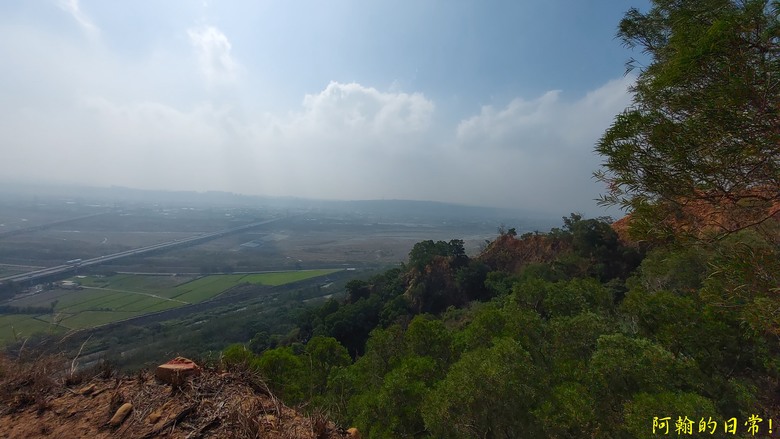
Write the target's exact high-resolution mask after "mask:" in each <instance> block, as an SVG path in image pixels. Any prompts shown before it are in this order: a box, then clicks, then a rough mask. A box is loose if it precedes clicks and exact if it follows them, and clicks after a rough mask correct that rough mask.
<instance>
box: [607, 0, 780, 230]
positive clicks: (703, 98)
mask: <svg viewBox="0 0 780 439" xmlns="http://www.w3.org/2000/svg"><path fill="white" fill-rule="evenodd" d="M779 13H780V1H778V0H686V1H679V0H653V1H652V7H651V8H650V10H649V11H648V12H646V13H641V12H639V11H638V10H636V9H631V10H630V11H628V12H627V13H626V15H625V17H624V18H623V20H622V21H621V23H620V27H619V31H618V36H619V38H620V39H621V40H622V41H623V43H624V44H625V45H626V46H627V47H629V48H632V49H633V48H636V49H640V50H641V51H642V52H644V53H645V54H647V55H649V57H650V61H651V62H650V63H649V64H647V65H646V66H644V67H641V68H640V69H639V70H640V71H639V75H638V78H637V82H636V84H635V85H634V86H633V88H632V92H633V93H634V102H633V105H632V106H631V107H630V108H629V109H627V110H626V111H625V112H623V113H622V114H620V115H618V116H617V117H616V118H615V121H614V123H613V125H612V126H611V128H609V129H608V130H607V132H606V133H605V134H604V135H603V137H602V138H601V140H600V141H599V143H598V145H597V147H596V151H597V152H598V153H599V154H601V155H602V156H603V157H604V163H603V165H604V168H605V169H604V170H602V171H598V172H596V177H597V178H598V179H599V180H600V181H602V182H604V183H606V184H607V186H608V188H609V189H608V193H607V195H605V196H604V197H603V198H602V203H603V204H607V205H620V206H621V207H623V208H626V209H629V210H631V211H633V215H634V218H633V221H632V222H633V223H634V226H641V225H643V224H644V225H646V226H647V227H646V228H645V229H646V230H645V232H650V233H652V232H668V231H669V230H676V231H680V230H682V231H688V232H691V233H697V232H698V231H699V230H701V229H702V228H704V229H708V230H712V231H716V232H720V233H729V232H733V231H736V230H739V229H742V228H746V227H750V226H753V225H756V224H760V223H762V222H764V221H766V220H767V219H768V218H770V217H772V216H775V215H777V214H778V212H780V189H779V188H780V111H779V110H780V108H779V107H780V25H779V24H778V14H779ZM637 65H638V63H637V62H636V61H633V60H632V61H631V62H629V63H628V68H629V69H632V68H635V67H637ZM664 226H668V227H664Z"/></svg>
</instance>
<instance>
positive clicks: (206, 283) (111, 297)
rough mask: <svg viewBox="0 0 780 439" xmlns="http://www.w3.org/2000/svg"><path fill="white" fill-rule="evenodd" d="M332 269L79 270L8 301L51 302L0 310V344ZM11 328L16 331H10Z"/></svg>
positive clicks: (25, 304)
mask: <svg viewBox="0 0 780 439" xmlns="http://www.w3.org/2000/svg"><path fill="white" fill-rule="evenodd" d="M337 271H341V270H339V269H332V270H299V271H289V272H274V273H258V274H224V275H223V274H218V275H211V276H205V277H200V278H197V279H193V278H192V277H176V276H141V275H128V274H122V275H114V276H108V277H98V276H79V277H76V278H72V279H71V280H73V281H76V282H78V283H79V284H80V285H81V286H82V288H81V289H77V290H65V289H53V290H49V291H43V292H41V293H38V294H35V295H32V296H27V297H23V298H20V299H17V300H14V301H12V302H10V303H8V304H9V305H11V306H19V307H24V306H35V307H45V308H50V307H52V306H53V313H47V314H43V315H1V316H0V345H2V344H6V343H8V342H11V341H14V339H15V338H17V337H21V338H24V337H27V336H29V335H31V334H34V333H40V332H65V331H68V330H72V329H84V328H89V327H94V326H99V325H103V324H106V323H111V322H116V321H120V320H125V319H128V318H131V317H136V316H140V315H144V314H149V313H153V312H158V311H163V310H166V309H171V308H176V307H179V306H183V305H187V304H192V303H199V302H203V301H205V300H208V299H211V298H213V297H215V296H217V295H219V294H220V293H223V292H224V291H226V290H228V289H230V288H232V287H234V286H236V285H240V284H244V283H250V284H256V285H268V286H279V285H284V284H289V283H293V282H298V281H301V280H305V279H311V278H314V277H318V276H325V275H327V274H331V273H334V272H337ZM14 332H16V336H15V335H14Z"/></svg>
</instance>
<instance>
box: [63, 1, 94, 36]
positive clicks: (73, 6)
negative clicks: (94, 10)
mask: <svg viewBox="0 0 780 439" xmlns="http://www.w3.org/2000/svg"><path fill="white" fill-rule="evenodd" d="M57 4H58V5H59V7H60V8H62V9H63V10H65V11H66V12H68V13H69V14H70V15H71V16H72V17H73V19H74V20H76V22H78V24H79V25H80V26H81V27H82V28H83V29H84V30H85V31H86V32H87V33H88V34H90V35H96V34H98V33H99V32H100V30H99V29H98V27H97V26H96V25H95V23H93V22H92V20H91V19H90V18H89V17H88V16H87V14H85V13H84V12H83V11H82V10H81V6H80V5H79V0H58V1H57Z"/></svg>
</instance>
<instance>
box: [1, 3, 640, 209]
mask: <svg viewBox="0 0 780 439" xmlns="http://www.w3.org/2000/svg"><path fill="white" fill-rule="evenodd" d="M632 6H636V7H639V8H640V9H645V8H646V4H645V1H644V0H643V1H640V0H593V1H574V0H533V1H531V0H513V1H484V0H474V1H460V0H441V1H437V0H408V1H407V0H392V1H389V0H388V1H380V0H376V1H373V0H372V1H366V0H362V1H358V0H355V1H337V0H334V1H260V0H258V1H230V0H220V1H203V0H198V1H194V0H193V1H185V0H167V1H157V0H155V1H150V0H134V1H121V2H120V1H106V0H50V1H47V0H40V1H26V0H5V1H2V2H0V36H2V38H1V39H0V56H2V66H3V67H2V68H0V153H2V160H0V173H1V177H2V179H4V180H17V181H53V182H61V183H77V184H87V185H98V186H107V185H120V186H127V187H133V188H143V189H174V190H197V191H205V190H222V191H231V192H238V193H244V194H262V195H292V196H299V197H313V198H328V199H379V198H386V199H392V198H404V199H424V200H438V201H450V202H459V203H466V204H475V205H486V206H499V207H517V208H525V209H531V210H540V211H548V212H555V213H558V212H561V213H566V212H570V211H574V210H579V211H582V212H585V213H588V214H603V213H604V211H603V209H602V208H599V207H597V206H596V204H595V202H594V201H593V199H594V198H596V197H597V196H598V194H599V193H600V191H601V189H602V188H601V187H600V185H599V184H598V183H597V182H595V181H594V180H593V179H592V178H591V174H592V171H593V170H595V169H596V168H597V167H598V165H599V163H600V159H599V158H598V157H597V156H596V155H595V154H594V153H593V147H594V143H595V141H596V140H597V139H598V138H599V136H600V135H601V134H602V133H603V131H604V130H605V129H606V128H607V127H608V126H609V124H610V123H611V121H612V119H613V117H614V115H615V114H617V113H618V112H620V111H621V110H622V109H623V108H625V107H626V105H628V104H629V102H630V96H629V95H628V93H627V91H626V87H627V86H628V85H629V84H630V83H631V81H632V77H630V76H629V77H624V75H623V72H624V63H625V61H626V60H627V59H628V58H629V57H631V56H637V55H638V54H635V53H631V52H629V51H628V50H627V49H624V48H623V47H622V46H621V44H620V42H619V41H618V40H617V39H615V37H614V35H615V31H616V28H617V25H618V22H619V20H620V18H621V17H622V16H623V13H624V12H625V11H626V10H627V9H628V8H630V7H632ZM610 213H614V212H610Z"/></svg>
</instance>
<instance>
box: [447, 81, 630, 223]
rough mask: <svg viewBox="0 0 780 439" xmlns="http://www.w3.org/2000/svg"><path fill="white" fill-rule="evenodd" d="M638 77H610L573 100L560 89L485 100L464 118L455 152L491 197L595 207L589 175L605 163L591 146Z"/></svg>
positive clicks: (467, 172) (571, 207)
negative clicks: (495, 102)
mask: <svg viewBox="0 0 780 439" xmlns="http://www.w3.org/2000/svg"><path fill="white" fill-rule="evenodd" d="M633 81H634V78H633V77H623V78H620V79H616V80H612V81H609V82H607V83H606V84H604V85H603V86H601V87H599V88H598V89H596V90H593V91H591V92H589V93H587V94H586V95H585V96H584V97H582V98H581V99H578V100H575V101H570V102H567V101H564V100H563V99H562V93H561V92H560V91H557V90H555V91H549V92H547V93H544V94H543V95H541V96H540V97H538V98H536V99H532V100H526V99H522V98H516V99H514V100H512V101H511V102H510V103H509V104H507V105H506V107H504V108H500V109H495V108H493V107H492V106H485V107H483V108H482V109H481V110H480V112H479V114H477V115H475V116H472V117H469V118H467V119H465V120H463V121H461V122H460V123H459V124H458V126H457V129H456V136H455V137H456V141H455V148H453V149H452V154H453V155H456V156H457V157H458V160H459V162H460V165H459V166H460V167H461V168H462V169H463V170H464V172H465V175H467V176H469V177H470V179H472V180H475V181H479V182H480V183H481V185H482V187H483V193H484V194H485V195H483V199H484V200H485V201H486V202H489V203H491V204H504V205H506V204H507V202H508V201H509V202H510V203H511V204H514V205H516V206H526V207H532V208H533V207H536V208H540V209H544V210H548V211H554V210H555V209H556V208H557V209H563V210H567V209H569V210H576V209H579V210H582V211H585V212H587V211H593V210H594V207H593V204H594V203H593V201H592V200H593V199H594V198H596V197H597V195H598V194H599V193H600V192H601V189H602V188H601V187H599V186H598V184H597V183H596V182H595V181H594V180H593V179H592V178H591V175H592V172H593V171H594V170H595V169H597V168H598V166H599V161H600V160H599V158H598V157H597V156H596V155H595V153H594V152H593V149H594V146H595V143H596V142H597V141H598V139H599V137H600V136H601V135H602V134H603V132H604V130H605V129H607V128H608V127H609V125H610V123H611V121H612V120H613V118H614V116H615V115H616V114H618V113H619V112H621V111H622V110H623V109H625V108H626V107H627V106H628V105H629V104H630V101H631V96H630V94H629V92H628V87H629V86H630V85H631V84H632V83H633ZM480 163H481V166H480ZM491 187H492V188H494V190H493V191H490V190H486V189H487V188H491ZM472 196H473V197H476V196H477V193H476V191H475V193H474V194H473V195H472ZM511 200H514V202H511Z"/></svg>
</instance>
